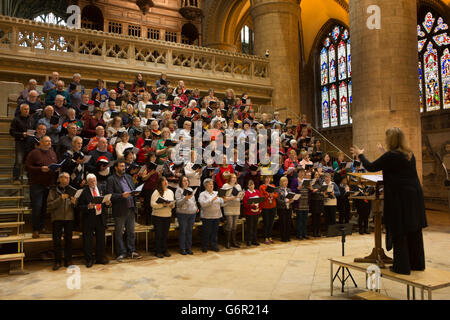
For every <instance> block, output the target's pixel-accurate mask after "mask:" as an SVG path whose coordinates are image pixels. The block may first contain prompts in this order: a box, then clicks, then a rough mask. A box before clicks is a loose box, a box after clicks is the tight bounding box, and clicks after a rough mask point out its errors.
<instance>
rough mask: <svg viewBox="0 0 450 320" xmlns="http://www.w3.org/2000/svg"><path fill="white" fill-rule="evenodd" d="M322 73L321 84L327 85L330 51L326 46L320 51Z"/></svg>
mask: <svg viewBox="0 0 450 320" xmlns="http://www.w3.org/2000/svg"><path fill="white" fill-rule="evenodd" d="M320 75H321V83H322V84H321V85H322V86H323V85H326V84H327V83H328V51H327V49H326V48H323V49H322V52H321V53H320Z"/></svg>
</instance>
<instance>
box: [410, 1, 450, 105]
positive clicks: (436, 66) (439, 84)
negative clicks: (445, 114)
mask: <svg viewBox="0 0 450 320" xmlns="http://www.w3.org/2000/svg"><path fill="white" fill-rule="evenodd" d="M418 23H419V24H418V25H417V36H418V50H419V63H418V65H419V95H420V112H424V111H425V112H429V111H435V110H440V109H450V37H449V36H448V34H447V32H448V24H447V23H446V21H444V19H443V18H442V17H440V16H439V15H437V14H435V13H434V12H433V11H431V10H427V9H425V8H423V9H422V10H420V11H419V21H418Z"/></svg>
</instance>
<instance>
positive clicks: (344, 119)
mask: <svg viewBox="0 0 450 320" xmlns="http://www.w3.org/2000/svg"><path fill="white" fill-rule="evenodd" d="M339 97H340V98H341V99H340V101H339V102H340V104H341V114H340V119H341V123H340V124H341V125H344V124H348V96H347V83H345V82H341V85H340V86H339Z"/></svg>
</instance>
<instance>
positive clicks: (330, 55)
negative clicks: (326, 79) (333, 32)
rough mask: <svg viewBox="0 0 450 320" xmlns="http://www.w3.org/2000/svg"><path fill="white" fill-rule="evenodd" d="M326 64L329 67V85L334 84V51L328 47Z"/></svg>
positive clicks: (331, 47) (332, 47)
mask: <svg viewBox="0 0 450 320" xmlns="http://www.w3.org/2000/svg"><path fill="white" fill-rule="evenodd" d="M328 63H329V65H330V83H333V82H336V50H335V49H334V46H333V45H331V46H330V50H329V51H328Z"/></svg>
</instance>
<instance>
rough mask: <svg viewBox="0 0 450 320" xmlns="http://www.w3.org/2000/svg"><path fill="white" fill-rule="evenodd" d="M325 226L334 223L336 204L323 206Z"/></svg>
mask: <svg viewBox="0 0 450 320" xmlns="http://www.w3.org/2000/svg"><path fill="white" fill-rule="evenodd" d="M323 212H324V213H325V221H326V222H327V227H328V226H331V225H333V224H336V206H323Z"/></svg>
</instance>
